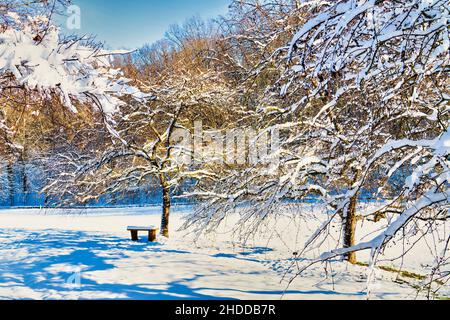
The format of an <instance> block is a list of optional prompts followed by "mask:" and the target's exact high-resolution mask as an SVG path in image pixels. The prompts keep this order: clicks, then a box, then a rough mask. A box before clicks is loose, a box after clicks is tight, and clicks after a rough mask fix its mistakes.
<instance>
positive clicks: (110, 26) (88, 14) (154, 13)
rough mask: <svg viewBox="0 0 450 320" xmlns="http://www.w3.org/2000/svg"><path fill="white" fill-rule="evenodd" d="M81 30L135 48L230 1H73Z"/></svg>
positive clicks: (215, 12) (222, 8)
mask: <svg viewBox="0 0 450 320" xmlns="http://www.w3.org/2000/svg"><path fill="white" fill-rule="evenodd" d="M74 3H75V4H76V5H78V6H79V7H80V8H81V30H78V31H76V32H75V33H77V34H89V35H91V34H93V35H96V36H97V37H96V39H97V40H98V41H101V42H105V43H106V46H107V47H110V48H113V49H123V48H126V49H135V48H138V47H140V46H142V45H143V44H145V43H151V42H154V41H156V40H159V39H161V38H162V37H163V36H164V32H165V31H166V30H167V28H168V27H169V26H170V25H171V24H174V23H182V22H183V21H185V20H186V19H187V18H190V17H192V16H194V15H199V16H201V17H202V18H204V19H208V18H213V17H216V16H218V15H220V14H224V13H226V11H227V7H228V5H229V3H230V0H165V1H164V0H163V1H161V0H75V1H74Z"/></svg>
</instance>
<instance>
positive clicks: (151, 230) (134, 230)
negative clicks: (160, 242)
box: [127, 226, 159, 242]
mask: <svg viewBox="0 0 450 320" xmlns="http://www.w3.org/2000/svg"><path fill="white" fill-rule="evenodd" d="M158 230H159V229H158V228H157V227H155V226H149V227H128V228H127V231H130V232H131V240H133V241H139V236H138V233H139V231H145V232H148V241H150V242H155V241H156V233H157V232H158Z"/></svg>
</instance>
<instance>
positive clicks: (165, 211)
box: [159, 174, 171, 238]
mask: <svg viewBox="0 0 450 320" xmlns="http://www.w3.org/2000/svg"><path fill="white" fill-rule="evenodd" d="M159 180H160V183H161V187H162V192H163V204H162V217H161V235H162V236H164V237H166V238H169V219H170V206H171V199H170V186H168V185H167V181H166V177H165V176H164V175H163V174H161V175H160V176H159Z"/></svg>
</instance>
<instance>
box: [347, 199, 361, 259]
mask: <svg viewBox="0 0 450 320" xmlns="http://www.w3.org/2000/svg"><path fill="white" fill-rule="evenodd" d="M357 203H358V197H357V196H354V197H353V198H351V200H350V204H349V207H348V210H347V217H346V218H345V230H344V247H345V248H350V247H353V246H354V245H355V244H356V224H357V222H358V219H357V216H356V206H357ZM345 258H346V260H347V261H348V262H350V263H351V264H356V263H357V259H356V253H355V252H352V253H349V254H347V255H346V256H345Z"/></svg>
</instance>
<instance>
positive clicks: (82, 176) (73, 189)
mask: <svg viewBox="0 0 450 320" xmlns="http://www.w3.org/2000/svg"><path fill="white" fill-rule="evenodd" d="M202 48H203V47H202V46H200V49H202ZM160 49H163V48H160ZM153 50H159V49H158V48H154V49H153ZM200 52H201V50H199V49H198V48H197V49H196V50H194V51H192V48H191V47H190V46H188V47H187V49H186V48H185V49H181V50H180V51H170V52H165V51H164V54H169V55H170V56H171V58H168V59H167V60H166V61H165V62H163V63H164V66H165V67H164V68H161V69H160V73H159V75H155V74H153V75H152V77H151V78H146V74H147V70H146V69H147V68H150V69H152V68H157V66H155V65H142V64H141V63H142V61H145V60H146V57H134V61H136V62H133V61H132V62H131V64H132V65H131V66H130V65H129V66H128V67H126V66H125V68H128V69H129V72H130V73H133V72H134V71H133V70H132V69H135V68H136V66H138V68H141V70H138V71H136V72H134V73H135V74H136V78H137V79H136V81H137V82H139V86H140V87H141V88H142V89H143V90H144V91H145V92H150V93H151V94H152V99H149V101H147V102H146V103H140V102H130V103H128V104H127V105H124V106H122V107H121V108H120V112H118V113H117V114H116V115H115V116H113V119H114V120H115V121H114V122H115V125H114V130H115V132H116V135H115V136H112V137H111V138H112V139H106V140H103V143H102V145H101V146H100V147H99V148H92V147H89V148H87V149H85V151H84V152H79V150H78V149H75V150H72V151H71V152H69V153H67V152H62V153H61V156H60V157H59V158H60V160H59V161H56V160H55V161H52V162H53V163H55V164H57V163H59V164H60V166H61V167H64V168H65V169H64V170H63V174H61V175H57V176H56V177H55V178H54V179H53V181H52V182H51V183H50V187H49V188H47V189H46V192H50V193H52V194H54V196H55V197H57V196H58V195H59V196H61V197H62V198H63V199H67V201H68V202H69V203H72V204H73V203H82V204H84V203H89V202H92V201H96V200H99V199H100V197H102V196H105V195H111V194H117V193H123V192H125V191H126V190H130V189H132V188H136V187H142V186H146V187H147V188H148V189H152V188H153V189H159V190H161V191H162V199H161V200H162V201H161V203H162V211H163V212H162V221H161V234H162V235H163V236H165V237H169V218H170V209H171V202H172V199H171V198H172V194H173V192H174V191H176V190H177V189H178V188H180V187H181V186H182V184H183V182H187V181H196V180H201V179H204V178H209V177H211V176H212V174H211V173H210V171H209V170H208V168H207V165H208V164H205V165H204V164H203V163H201V162H200V161H199V159H198V156H197V153H195V152H194V150H193V147H194V145H193V143H194V139H195V138H194V125H195V121H203V124H205V125H208V126H211V127H213V128H215V127H217V126H220V125H222V124H223V123H225V124H227V123H228V121H227V120H226V111H227V110H226V109H224V108H223V107H224V106H226V105H227V103H228V101H227V99H228V96H227V93H228V88H227V84H226V82H225V81H224V80H223V79H221V77H220V73H218V72H215V71H211V70H209V69H208V68H207V67H205V66H204V65H203V59H202V58H201V57H199V53H200ZM149 53H151V54H152V55H154V54H156V53H152V52H151V51H150V52H149V51H148V50H145V53H143V52H141V53H140V54H145V55H147V54H149ZM152 61H154V60H152ZM157 61H158V62H160V61H161V60H159V59H157ZM153 63H154V62H152V64H153ZM133 65H134V66H133ZM142 74H143V75H144V76H142ZM181 130H182V132H181V133H182V134H181V135H180V131H181ZM185 133H187V135H184V134H185ZM180 139H181V140H182V141H180ZM199 147H200V148H201V146H199Z"/></svg>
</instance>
